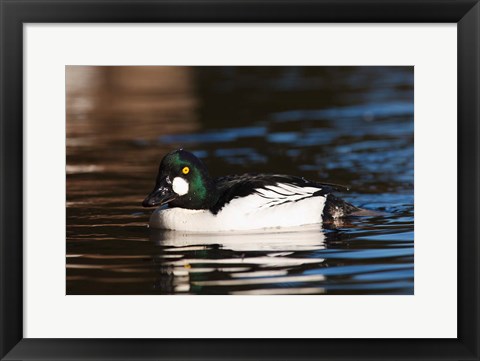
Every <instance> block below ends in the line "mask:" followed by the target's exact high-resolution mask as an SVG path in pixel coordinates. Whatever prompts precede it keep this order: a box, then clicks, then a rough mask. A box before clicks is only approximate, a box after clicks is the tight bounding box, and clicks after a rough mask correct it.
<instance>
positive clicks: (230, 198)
mask: <svg viewBox="0 0 480 361" xmlns="http://www.w3.org/2000/svg"><path fill="white" fill-rule="evenodd" d="M345 190H348V188H346V187H344V186H340V185H335V184H330V183H318V182H314V181H310V180H307V179H305V178H303V177H299V176H291V175H284V174H262V173H261V174H257V173H246V174H242V175H227V176H221V177H212V176H210V173H209V171H208V168H207V167H206V165H205V164H204V163H203V162H202V161H201V160H200V159H199V158H197V157H196V156H195V155H194V154H192V153H191V152H188V151H186V150H184V149H178V150H174V151H172V152H170V153H168V154H166V155H165V156H164V157H163V159H162V161H161V162H160V166H159V170H158V174H157V177H156V181H155V186H154V188H153V190H152V191H151V192H150V193H149V194H148V195H147V197H146V198H145V199H144V201H143V202H142V205H143V207H157V209H155V210H154V212H153V213H152V214H151V216H150V222H149V226H150V227H151V228H155V229H164V230H173V231H185V232H197V233H211V232H226V231H247V232H248V231H252V230H262V229H282V228H289V227H299V226H305V225H320V226H321V225H322V224H325V223H329V222H332V221H334V220H336V219H339V218H342V217H346V216H350V215H356V214H359V213H361V211H362V209H361V208H358V207H355V206H353V205H352V204H350V203H348V202H346V201H344V200H342V199H341V198H339V197H337V196H335V195H334V194H333V193H334V192H338V191H345Z"/></svg>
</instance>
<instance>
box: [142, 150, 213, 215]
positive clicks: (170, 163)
mask: <svg viewBox="0 0 480 361" xmlns="http://www.w3.org/2000/svg"><path fill="white" fill-rule="evenodd" d="M214 195H215V192H214V185H213V182H212V179H211V178H210V175H209V174H208V170H207V167H206V166H205V165H204V164H203V163H202V161H201V160H200V159H198V158H197V157H195V156H194V155H193V154H192V153H190V152H187V151H185V150H183V149H180V150H175V151H173V152H170V153H168V154H167V155H166V156H165V157H163V159H162V161H161V162H160V167H159V169H158V175H157V179H156V182H155V187H154V188H153V190H152V191H151V192H150V194H149V195H148V196H147V198H145V200H144V201H143V203H142V205H143V206H144V207H155V206H161V205H163V204H166V203H168V205H169V206H170V207H181V208H188V209H207V208H209V207H210V206H211V205H212V204H213V203H214V202H215V199H214V198H215V197H214Z"/></svg>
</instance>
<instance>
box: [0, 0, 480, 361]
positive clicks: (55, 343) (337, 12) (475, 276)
mask: <svg viewBox="0 0 480 361" xmlns="http://www.w3.org/2000/svg"><path fill="white" fill-rule="evenodd" d="M0 4H1V7H0V10H1V64H0V65H1V67H0V71H1V96H0V99H1V100H0V102H1V103H0V112H1V113H0V117H1V119H0V137H1V148H0V149H1V150H0V152H1V154H0V156H1V157H0V170H1V173H0V200H1V208H0V222H1V223H0V229H1V240H0V242H1V249H0V261H1V262H0V272H1V275H0V276H1V278H0V291H1V297H0V302H1V305H0V306H1V311H0V312H1V314H0V327H1V329H0V357H1V359H2V360H40V359H42V360H63V359H76V360H80V359H85V360H94V359H95V360H107V359H108V360H114V359H123V360H125V359H129V360H134V359H142V360H153V359H155V360H166V359H182V360H199V359H202V360H209V359H212V360H213V359H235V360H240V359H242V360H244V359H245V360H246V359H272V360H290V359H319V360H320V359H322V360H323V359H325V360H326V359H344V360H346V359H352V360H353V359H398V360H399V359H416V360H420V359H442V360H479V301H480V300H479V267H478V265H479V263H480V257H479V227H478V220H479V217H478V216H479V211H478V209H479V184H480V182H479V169H480V168H479V154H480V152H479V96H480V92H479V86H480V84H479V80H480V72H479V68H480V41H479V36H480V4H479V0H457V1H454V0H419V1H411V0H382V1H379V0H357V1H355V0H337V1H335V2H333V1H331V0H299V1H295V0H271V1H267V0H260V1H249V0H196V1H195V0H182V1H171V0H170V1H160V0H140V1H133V0H124V1H121V0H119V1H108V0H99V1H88V0H65V1H54V0H35V1H24V0H0ZM120 22H125V23H141V22H145V23H151V22H198V23H208V22H223V23H225V22H237V23H238V22H245V23H252V22H267V23H274V22H286V23H289V22H295V23H324V22H327V23H331V22H339V23H346V22H355V23H367V22H380V23H390V22H396V23H420V22H421V23H445V22H446V23H457V26H458V28H457V30H458V290H457V292H458V338H457V339H160V340H158V339H25V338H23V321H24V320H23V244H22V243H23V242H22V240H23V90H24V89H23V64H22V59H23V24H25V23H120ZM446 211H447V212H448V210H446ZM454 291H455V290H452V291H451V292H454ZM52 317H54V315H52ZM439 317H441V315H439ZM412 327H415V325H412Z"/></svg>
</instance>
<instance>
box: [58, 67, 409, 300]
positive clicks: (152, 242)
mask: <svg viewBox="0 0 480 361" xmlns="http://www.w3.org/2000/svg"><path fill="white" fill-rule="evenodd" d="M180 147H183V148H185V149H187V150H190V151H192V152H194V153H195V154H196V155H197V156H199V157H201V158H202V159H203V160H204V162H205V163H206V164H207V166H208V167H209V169H210V171H211V173H212V174H213V175H214V176H219V175H226V174H240V173H246V172H265V173H270V172H271V173H286V174H292V175H299V176H303V177H305V178H308V179H312V180H318V181H324V182H331V183H338V184H344V185H348V186H350V188H351V191H350V192H348V193H344V194H338V195H339V196H341V197H343V198H344V199H346V200H347V201H349V202H351V203H353V204H355V205H357V206H361V207H364V208H368V209H372V210H375V211H379V212H382V214H381V215H378V216H375V217H362V218H352V219H348V220H345V221H344V222H339V223H337V224H335V225H333V226H330V227H329V229H322V228H321V227H303V228H301V229H295V230H289V231H287V232H285V231H284V232H279V231H277V232H262V231H259V232H256V233H249V234H238V233H233V232H230V233H227V234H189V233H186V232H175V231H158V230H157V231H155V230H151V229H149V228H148V219H149V215H150V213H151V212H152V210H151V209H144V208H142V207H141V202H142V200H143V198H144V197H145V196H146V194H147V193H148V192H149V191H150V190H151V188H152V187H153V184H154V178H155V176H156V172H157V169H158V163H159V161H160V160H161V158H162V157H163V155H164V154H165V153H167V152H169V151H171V150H173V149H176V148H180ZM413 161H414V152H413V68H411V67H259V68H258V67H236V68H234V67H225V68H219V67H202V68H189V67H170V68H168V67H67V195H66V198H67V247H66V250H67V255H66V256H67V258H66V282H67V294H413V289H414V287H413V284H414V282H413V281H414V262H413V261H414V242H413V240H414V232H413V230H414V223H413V220H414V207H413V204H414V199H413Z"/></svg>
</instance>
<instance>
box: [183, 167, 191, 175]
mask: <svg viewBox="0 0 480 361" xmlns="http://www.w3.org/2000/svg"><path fill="white" fill-rule="evenodd" d="M188 172H190V168H188V167H183V169H182V173H183V174H188Z"/></svg>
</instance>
